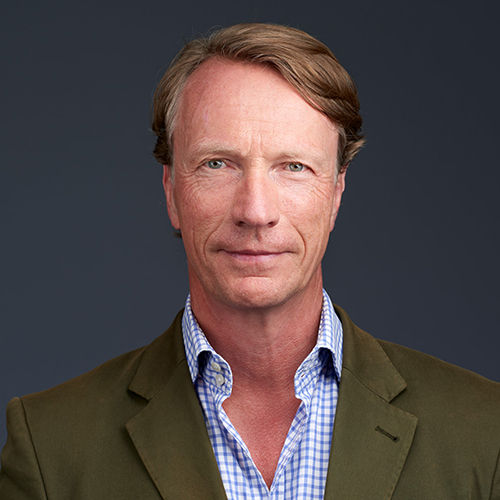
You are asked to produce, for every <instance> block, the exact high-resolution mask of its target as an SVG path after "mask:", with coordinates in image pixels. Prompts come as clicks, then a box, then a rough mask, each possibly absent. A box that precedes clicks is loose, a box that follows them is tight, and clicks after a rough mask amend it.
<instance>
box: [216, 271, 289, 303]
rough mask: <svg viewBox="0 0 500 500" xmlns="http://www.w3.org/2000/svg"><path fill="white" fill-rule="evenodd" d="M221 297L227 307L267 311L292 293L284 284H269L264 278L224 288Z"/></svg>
mask: <svg viewBox="0 0 500 500" xmlns="http://www.w3.org/2000/svg"><path fill="white" fill-rule="evenodd" d="M267 281H269V280H268V279H267ZM222 295H223V297H221V298H222V301H223V302H224V303H226V305H228V306H229V307H234V308H237V309H269V308H272V307H277V306H279V305H281V304H283V303H285V302H286V301H287V300H288V299H290V297H292V296H293V295H294V292H293V291H291V290H288V287H287V286H286V284H285V283H269V282H266V278H246V279H245V282H244V283H237V284H234V286H232V287H226V288H225V290H224V292H223V294H222Z"/></svg>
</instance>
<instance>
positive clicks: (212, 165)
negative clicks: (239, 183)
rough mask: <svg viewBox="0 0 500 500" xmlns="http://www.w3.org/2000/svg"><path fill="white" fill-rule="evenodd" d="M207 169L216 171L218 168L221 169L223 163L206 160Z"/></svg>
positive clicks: (221, 161)
mask: <svg viewBox="0 0 500 500" xmlns="http://www.w3.org/2000/svg"><path fill="white" fill-rule="evenodd" d="M206 165H207V167H208V168H211V169H212V170H217V169H219V168H222V167H223V166H224V165H225V163H224V161H223V160H208V161H207V163H206Z"/></svg>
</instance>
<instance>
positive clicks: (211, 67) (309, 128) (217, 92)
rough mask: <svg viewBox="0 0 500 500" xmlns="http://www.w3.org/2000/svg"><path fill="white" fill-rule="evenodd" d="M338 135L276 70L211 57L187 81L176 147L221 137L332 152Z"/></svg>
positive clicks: (251, 143) (251, 144)
mask: <svg viewBox="0 0 500 500" xmlns="http://www.w3.org/2000/svg"><path fill="white" fill-rule="evenodd" d="M336 136H337V130H336V127H335V125H334V124H333V123H332V122H331V121H330V120H329V119H328V118H327V117H326V116H325V115H324V114H322V113H320V112H319V111H317V110H315V109H314V108H313V107H312V106H310V105H309V104H308V103H307V102H306V101H305V100H304V99H303V98H302V96H301V95H300V94H299V93H298V92H297V90H296V89H294V88H293V87H292V86H291V85H290V84H289V83H288V82H287V81H286V80H285V79H284V78H283V77H282V76H281V75H280V74H278V73H277V71H275V70H273V69H271V68H269V67H267V66H265V65H261V64H251V63H242V62H233V61H227V60H221V59H216V58H213V59H209V60H208V61H205V62H204V63H203V64H202V65H201V66H200V67H199V68H197V69H196V70H195V71H194V72H193V74H192V75H191V76H190V77H189V78H188V80H187V82H186V86H185V88H184V90H183V93H182V96H181V100H180V103H179V109H178V116H177V120H176V128H175V131H174V148H175V149H177V147H176V146H177V145H179V146H186V147H188V146H192V145H193V144H200V143H206V142H210V141H214V140H217V141H227V142H231V144H232V145H234V144H236V145H237V146H238V147H242V148H252V147H253V148H255V147H256V144H257V143H258V144H260V146H266V148H267V149H269V148H272V147H279V146H281V147H291V146H292V145H294V146H295V147H298V148H300V147H302V148H306V149H309V150H318V151H324V152H325V153H326V154H330V152H331V151H330V149H331V148H330V146H332V144H331V143H333V142H334V143H335V144H333V151H334V152H335V150H336ZM325 150H326V151H325Z"/></svg>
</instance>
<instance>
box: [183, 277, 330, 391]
mask: <svg viewBox="0 0 500 500" xmlns="http://www.w3.org/2000/svg"><path fill="white" fill-rule="evenodd" d="M322 300H323V294H322V287H321V283H319V286H315V287H314V289H313V290H306V291H305V292H304V293H299V294H297V295H295V296H294V297H291V298H290V299H289V300H288V301H286V302H285V303H284V304H280V305H279V306H276V307H272V308H266V309H250V308H249V309H236V308H232V307H228V306H227V305H225V304H222V303H219V302H217V301H214V300H207V297H206V295H205V294H196V293H195V294H193V293H192V296H191V304H192V308H193V313H194V315H195V316H196V319H197V321H198V323H199V324H200V326H201V328H202V329H203V331H204V333H205V335H206V336H207V339H208V341H209V342H210V344H211V345H212V347H213V348H214V349H215V350H216V351H217V353H219V354H220V355H221V356H222V357H223V358H224V359H225V360H226V361H227V362H228V363H229V364H230V366H231V370H232V372H233V377H234V388H235V389H236V387H239V388H246V389H247V390H251V389H254V390H258V392H261V391H267V392H268V393H269V391H270V392H271V393H272V392H274V391H275V390H279V391H282V390H283V389H285V388H288V389H289V388H290V385H291V387H292V388H293V376H294V374H295V372H296V370H297V368H298V367H299V365H300V363H301V362H302V361H303V360H304V359H305V357H306V356H307V355H308V354H309V352H310V351H311V350H312V348H313V347H314V345H315V343H316V340H317V332H318V326H319V321H320V316H321V307H322ZM287 392H288V391H287Z"/></svg>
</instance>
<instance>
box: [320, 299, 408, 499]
mask: <svg viewBox="0 0 500 500" xmlns="http://www.w3.org/2000/svg"><path fill="white" fill-rule="evenodd" d="M336 310H337V314H338V315H339V317H340V319H341V321H342V326H343V330H344V362H343V367H342V375H341V381H340V385H339V399H338V404H337V412H336V416H335V424H334V429H333V440H332V449H331V454H330V464H329V470H328V477H327V484H326V490H325V499H333V498H370V499H371V500H378V499H387V498H391V497H392V495H393V492H394V489H395V487H396V484H397V482H398V479H399V476H400V474H401V470H402V468H403V465H404V463H405V460H406V456H407V454H408V451H409V449H410V447H411V444H412V441H413V435H414V433H415V428H416V425H417V418H416V417H415V416H414V415H412V414H410V413H407V412H405V411H403V410H401V409H399V408H397V407H396V406H394V405H392V404H391V401H392V400H393V399H394V398H395V397H396V396H397V395H398V394H400V393H401V392H402V391H404V390H405V388H406V382H405V381H404V380H403V378H402V377H401V375H400V374H399V372H398V371H397V370H396V368H395V367H394V365H393V364H392V363H391V361H390V360H389V358H388V357H387V355H386V354H385V352H384V351H383V349H382V348H381V347H380V344H379V343H378V342H377V341H376V340H375V339H374V338H373V337H371V336H370V335H368V334H367V333H365V332H363V331H362V330H360V329H358V328H357V327H356V326H355V325H354V324H353V323H352V322H351V320H350V319H349V317H348V316H347V314H346V313H345V312H344V311H343V310H342V309H340V308H336Z"/></svg>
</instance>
